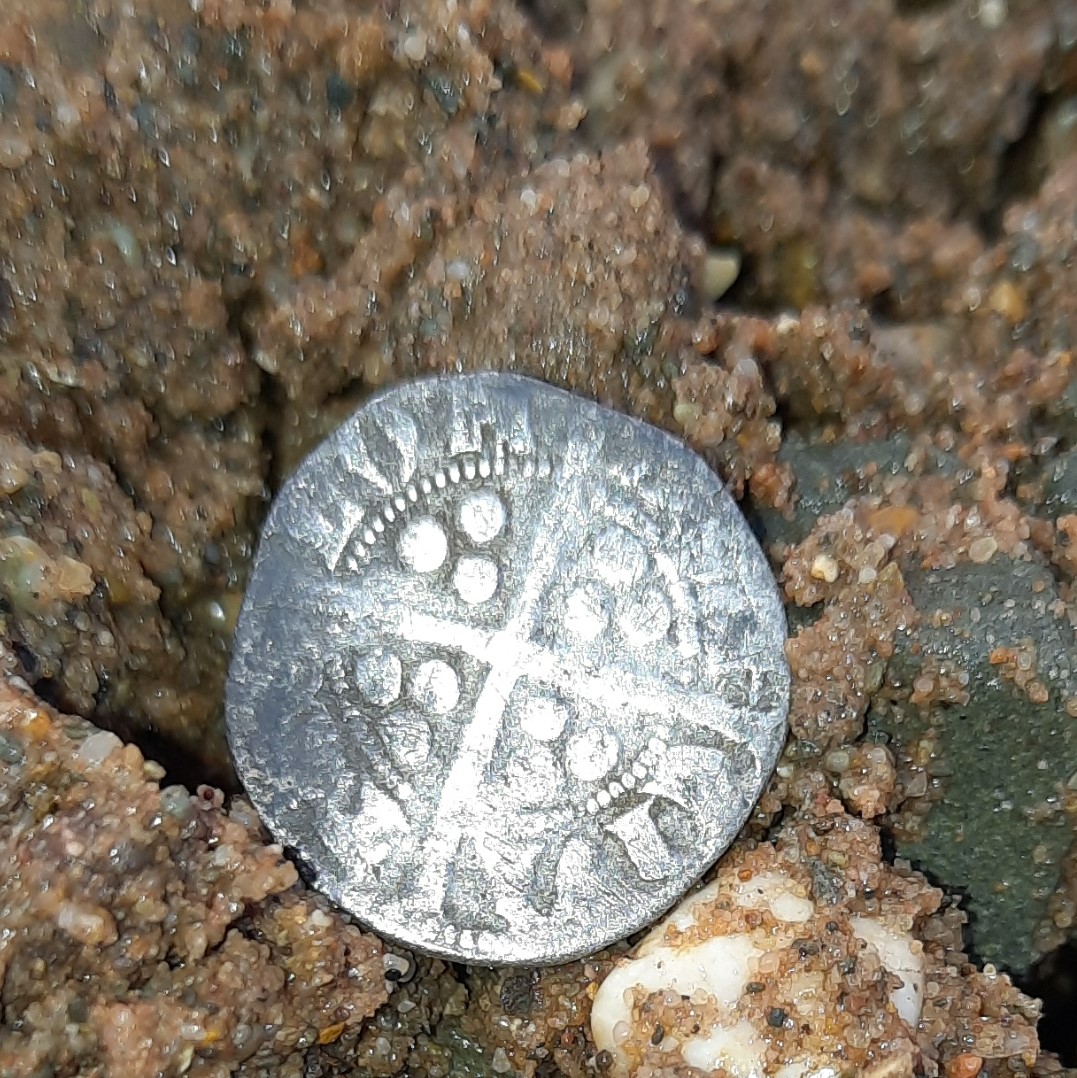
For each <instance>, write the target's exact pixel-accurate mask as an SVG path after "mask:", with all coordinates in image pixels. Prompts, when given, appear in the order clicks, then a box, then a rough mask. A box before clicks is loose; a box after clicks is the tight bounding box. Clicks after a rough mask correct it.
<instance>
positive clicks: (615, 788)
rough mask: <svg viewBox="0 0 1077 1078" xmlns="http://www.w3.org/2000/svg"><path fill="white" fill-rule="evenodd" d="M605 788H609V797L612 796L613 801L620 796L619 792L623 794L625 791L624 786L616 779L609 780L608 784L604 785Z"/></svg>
mask: <svg viewBox="0 0 1077 1078" xmlns="http://www.w3.org/2000/svg"><path fill="white" fill-rule="evenodd" d="M606 789H607V790H609V792H610V797H612V798H613V799H614V801H616V800H617V798H618V797H620V796H621V794H623V793H624V792H625V788H624V787H623V786H622V785H621V784H620V783H619V782H616V781H614V782H611V783H610V784H609V786H607V787H606Z"/></svg>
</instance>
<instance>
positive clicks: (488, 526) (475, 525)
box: [456, 490, 505, 545]
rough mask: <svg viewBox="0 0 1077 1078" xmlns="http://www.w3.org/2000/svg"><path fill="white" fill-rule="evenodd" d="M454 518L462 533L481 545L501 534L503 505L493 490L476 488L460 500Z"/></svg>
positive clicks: (503, 517) (503, 523)
mask: <svg viewBox="0 0 1077 1078" xmlns="http://www.w3.org/2000/svg"><path fill="white" fill-rule="evenodd" d="M456 519H457V522H458V523H459V525H460V528H461V530H462V531H463V533H464V534H465V535H466V536H467V537H468V538H469V539H470V540H471V541H472V542H473V543H477V544H480V545H481V544H482V543H488V542H490V540H491V539H494V538H496V537H497V536H498V535H500V534H501V530H502V528H504V527H505V506H504V503H503V502H502V501H501V499H500V498H499V497H498V496H497V494H495V493H494V491H492V490H476V491H474V492H473V493H471V494H469V495H468V496H467V497H466V498H463V499H462V500H461V502H460V507H459V509H457V512H456Z"/></svg>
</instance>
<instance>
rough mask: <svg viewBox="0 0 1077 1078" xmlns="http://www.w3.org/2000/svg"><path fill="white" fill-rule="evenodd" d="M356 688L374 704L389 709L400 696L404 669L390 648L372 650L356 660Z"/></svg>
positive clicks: (360, 655) (362, 653)
mask: <svg viewBox="0 0 1077 1078" xmlns="http://www.w3.org/2000/svg"><path fill="white" fill-rule="evenodd" d="M353 672H354V675H355V686H356V688H357V689H358V690H359V691H360V692H361V693H362V694H363V696H364V697H365V698H366V699H367V700H369V701H370V702H371V703H372V704H376V705H377V706H378V707H387V706H388V705H389V704H391V703H393V702H394V701H395V700H396V699H397V698H398V697H399V696H400V685H401V681H402V679H403V668H402V666H401V665H400V660H399V659H398V658H397V657H396V655H394V654H393V653H392V652H391V651H389V649H388V648H372V649H371V650H370V651H363V652H360V653H359V655H357V656H356V658H355V666H354V670H353Z"/></svg>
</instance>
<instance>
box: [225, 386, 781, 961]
mask: <svg viewBox="0 0 1077 1078" xmlns="http://www.w3.org/2000/svg"><path fill="white" fill-rule="evenodd" d="M784 638H785V621H784V613H783V610H782V606H781V602H780V600H779V597H778V594H777V590H776V588H775V585H774V581H773V578H772V576H771V574H770V571H769V569H768V567H767V564H766V560H765V558H764V556H763V554H762V551H761V550H760V549H759V546H758V544H757V543H756V541H755V539H754V537H753V536H752V534H751V531H750V530H749V528H748V526H747V524H746V523H745V521H744V518H743V517H742V516H741V514H740V512H739V510H738V509H737V507H736V505H735V503H734V502H733V500H732V498H731V497H730V496H729V495H728V493H727V492H726V491H725V489H724V487H723V485H722V483H721V481H720V479H719V478H718V477H717V476H716V475H715V474H714V473H713V472H712V471H711V470H710V469H709V468H708V467H707V465H706V463H705V462H704V461H703V460H701V459H700V458H699V457H697V456H696V455H694V454H693V453H691V452H690V451H689V450H688V449H686V448H685V447H684V446H683V445H682V444H681V443H680V442H678V441H676V440H675V439H673V438H672V437H670V436H669V435H666V434H664V433H662V432H660V431H658V430H657V429H655V428H653V427H649V426H647V425H645V424H643V423H640V422H638V421H636V420H633V419H630V418H628V417H626V416H623V415H620V414H617V413H614V412H611V411H609V410H607V409H604V408H601V407H600V406H598V405H596V404H593V403H591V402H588V401H585V400H583V399H580V398H578V397H575V396H572V395H570V394H568V393H565V392H563V391H561V390H557V389H554V388H551V387H549V386H546V385H543V384H541V383H538V382H534V381H531V380H529V379H526V378H522V377H519V376H515V375H505V374H478V375H463V376H455V377H443V378H433V379H429V380H425V381H420V382H413V383H409V384H405V385H401V386H398V387H395V388H394V389H391V390H389V391H387V392H385V393H383V394H381V395H379V396H377V397H375V398H374V399H372V400H371V401H369V402H368V403H367V404H365V405H364V406H363V407H362V408H360V409H359V411H358V412H356V413H355V415H353V416H352V417H351V418H350V419H349V420H348V421H347V422H346V423H345V424H344V425H343V426H342V427H341V428H340V429H339V430H338V431H337V432H336V433H335V434H334V435H333V436H332V437H331V438H329V439H328V440H327V441H326V442H325V443H323V444H322V445H321V446H320V447H319V448H318V449H316V450H315V451H314V452H313V453H312V454H311V456H310V457H309V458H308V459H307V460H306V461H305V462H304V463H303V464H302V465H301V466H300V468H299V469H298V471H297V472H296V473H295V474H294V475H293V476H292V477H291V478H290V479H289V480H288V482H287V483H285V485H284V487H283V488H282V490H281V492H280V494H279V495H278V497H277V499H276V500H275V502H274V504H273V506H272V508H271V510H270V513H269V516H268V518H267V520H266V524H265V527H264V529H263V534H262V538H261V542H260V545H259V549H258V553H257V556H256V558H255V562H254V567H253V569H252V573H251V579H250V583H249V586H248V591H247V595H246V598H245V600H244V604H243V609H242V613H241V616H240V621H239V626H238V629H237V634H236V642H235V647H234V654H233V661H232V668H231V671H230V675H229V681H228V688H227V696H226V705H227V706H226V711H227V722H228V731H229V737H230V741H231V745H232V749H233V753H234V755H235V758H236V763H237V766H238V769H239V773H240V775H241V777H242V779H243V781H244V784H245V786H246V789H247V792H248V794H249V796H250V797H251V798H252V799H253V801H254V803H255V805H256V806H257V808H258V809H259V811H260V812H261V814H262V816H263V818H264V819H265V821H266V823H267V825H268V826H269V828H270V830H271V831H272V832H273V833H274V835H275V836H276V837H277V838H278V840H279V841H281V842H283V843H284V844H286V845H287V846H289V847H291V848H292V849H294V851H295V852H296V854H297V856H298V857H299V858H300V859H301V861H302V862H304V863H305V864H306V866H307V867H308V869H309V871H310V873H311V874H312V875H313V877H314V884H315V886H317V887H318V888H320V889H321V890H323V891H325V893H327V894H328V895H329V896H330V897H331V898H333V899H334V900H335V901H336V902H338V903H339V904H340V905H341V906H343V907H344V908H346V909H348V910H350V911H351V912H352V913H354V915H355V916H356V917H357V918H358V919H360V920H361V921H363V922H365V923H367V924H369V925H370V926H371V927H372V928H374V929H375V930H376V931H379V932H381V933H382V934H384V935H386V936H388V937H391V938H394V939H397V940H399V941H401V942H403V943H405V944H407V945H409V946H412V947H415V948H417V949H419V950H423V951H426V952H428V953H432V954H439V955H443V956H445V957H448V958H451V959H455V960H463V961H469V962H476V963H490V964H499V963H542V962H554V961H561V960H565V959H567V958H570V957H574V956H578V955H581V954H585V953H588V952H590V951H593V950H595V949H597V948H599V947H601V946H604V945H606V944H608V943H610V942H612V941H614V940H616V939H618V938H621V937H623V936H626V935H628V934H630V933H631V932H633V931H635V930H636V929H638V928H640V927H642V926H643V925H645V924H646V923H647V922H648V921H650V920H651V919H653V918H654V917H655V916H657V915H658V914H659V913H660V912H662V911H663V910H664V909H665V908H667V907H668V906H669V905H670V904H671V903H672V902H674V901H675V900H676V899H677V898H678V897H679V896H680V895H681V894H682V893H683V891H684V890H685V889H686V888H687V887H688V886H689V885H690V884H691V883H692V882H693V881H694V880H695V879H696V878H698V876H699V875H700V874H701V873H702V872H703V871H704V870H705V869H706V868H707V867H708V865H709V864H711V863H712V862H713V861H714V860H715V859H716V858H717V857H718V856H719V855H720V853H721V852H722V851H723V850H724V849H725V847H726V846H727V845H728V844H729V842H730V841H732V839H733V837H734V836H735V834H736V832H737V831H738V830H739V828H740V827H741V826H742V824H743V823H744V821H745V819H746V818H747V815H748V813H749V812H750V810H751V807H752V805H753V804H754V802H755V801H756V799H757V798H758V796H759V794H760V792H761V791H762V787H763V784H764V783H765V782H766V780H767V778H768V777H769V775H770V772H771V771H772V769H773V767H774V764H775V761H776V759H777V755H778V752H779V751H780V748H781V745H782V742H783V740H784V736H785V726H786V715H787V710H788V693H789V671H788V667H787V665H786V661H785V658H784V651H783V645H784Z"/></svg>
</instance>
